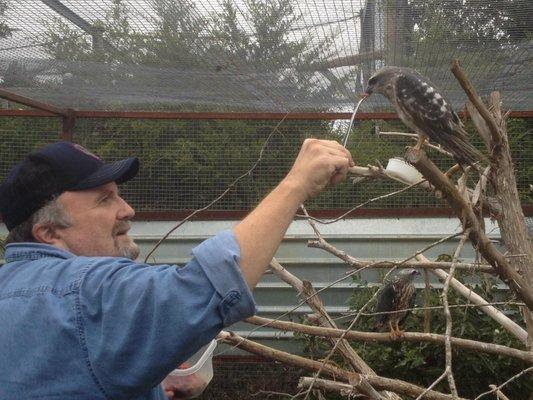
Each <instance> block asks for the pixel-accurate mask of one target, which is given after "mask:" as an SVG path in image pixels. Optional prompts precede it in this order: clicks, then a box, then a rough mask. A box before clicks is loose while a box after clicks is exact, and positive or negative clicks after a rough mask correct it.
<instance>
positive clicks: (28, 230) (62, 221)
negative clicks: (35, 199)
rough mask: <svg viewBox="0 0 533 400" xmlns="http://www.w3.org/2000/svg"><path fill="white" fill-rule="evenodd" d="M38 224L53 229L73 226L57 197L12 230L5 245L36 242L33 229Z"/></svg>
mask: <svg viewBox="0 0 533 400" xmlns="http://www.w3.org/2000/svg"><path fill="white" fill-rule="evenodd" d="M36 224H42V225H48V226H50V227H53V228H68V227H70V226H71V225H72V220H71V218H70V215H68V213H67V212H66V210H65V209H64V208H63V205H62V204H61V203H60V202H59V200H58V198H57V197H55V198H53V199H52V200H50V201H49V202H48V203H46V204H45V205H44V206H43V207H41V208H40V209H39V210H37V211H35V212H34V213H33V214H32V215H31V216H30V217H29V218H28V219H26V221H24V222H22V223H21V224H19V225H17V226H16V227H14V228H13V229H11V231H10V232H9V234H8V235H7V237H6V241H5V243H6V244H8V243H18V242H35V241H36V240H35V238H34V237H33V234H32V229H33V227H34V226H35V225H36Z"/></svg>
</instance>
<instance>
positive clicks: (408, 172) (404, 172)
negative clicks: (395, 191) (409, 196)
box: [385, 157, 424, 185]
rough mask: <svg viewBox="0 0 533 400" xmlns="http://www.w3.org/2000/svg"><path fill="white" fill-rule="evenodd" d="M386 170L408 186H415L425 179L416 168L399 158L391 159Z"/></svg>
mask: <svg viewBox="0 0 533 400" xmlns="http://www.w3.org/2000/svg"><path fill="white" fill-rule="evenodd" d="M385 170H386V171H387V172H388V173H389V174H391V175H393V176H395V177H396V178H398V179H399V180H401V181H402V182H404V183H406V184H408V185H413V184H415V183H418V182H420V181H421V180H422V179H424V177H423V176H422V174H421V173H420V172H418V170H417V169H416V168H415V167H413V166H412V165H411V164H409V163H407V162H406V161H405V160H403V159H402V158H399V157H396V158H391V159H389V163H388V164H387V168H386V169H385Z"/></svg>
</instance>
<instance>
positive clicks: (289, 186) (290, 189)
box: [278, 175, 309, 206]
mask: <svg viewBox="0 0 533 400" xmlns="http://www.w3.org/2000/svg"><path fill="white" fill-rule="evenodd" d="M278 190H281V191H283V192H285V193H286V194H287V196H288V197H289V198H291V199H294V201H295V204H296V205H297V206H299V205H300V204H302V203H303V202H305V201H306V200H307V199H308V197H309V194H308V193H307V190H306V189H305V187H304V186H303V185H302V184H301V183H300V182H298V181H297V180H296V179H294V178H293V177H291V176H290V175H287V176H286V177H285V178H284V179H283V180H282V181H281V182H280V183H279V185H278Z"/></svg>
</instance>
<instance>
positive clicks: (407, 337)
mask: <svg viewBox="0 0 533 400" xmlns="http://www.w3.org/2000/svg"><path fill="white" fill-rule="evenodd" d="M246 322H249V323H251V324H254V325H259V326H270V327H272V328H276V329H280V330H283V331H292V332H299V333H304V334H307V335H314V336H321V337H340V336H341V335H342V333H343V332H344V330H342V329H333V328H323V327H317V326H310V325H304V324H298V323H296V322H289V321H279V320H273V319H269V318H264V317H258V316H254V317H250V318H248V319H246ZM345 337H346V339H349V340H358V341H364V342H393V341H394V340H393V339H391V337H390V334H389V333H387V332H383V333H381V332H363V331H348V332H347V333H346V336H345ZM450 339H451V344H452V346H453V347H457V348H461V349H467V350H471V351H475V352H483V353H489V354H497V355H500V356H506V357H512V358H516V359H519V360H522V361H525V362H527V363H533V353H532V352H528V351H524V350H518V349H514V348H512V347H507V346H503V345H499V344H494V343H485V342H478V341H475V340H470V339H462V338H456V337H451V338H450ZM396 341H402V342H411V343H420V342H427V343H436V344H444V335H439V334H436V333H421V332H404V333H403V334H402V336H401V337H400V338H398V339H396Z"/></svg>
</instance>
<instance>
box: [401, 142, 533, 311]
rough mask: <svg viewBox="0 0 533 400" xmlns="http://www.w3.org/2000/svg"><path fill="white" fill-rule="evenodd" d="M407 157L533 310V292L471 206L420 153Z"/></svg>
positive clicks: (416, 151)
mask: <svg viewBox="0 0 533 400" xmlns="http://www.w3.org/2000/svg"><path fill="white" fill-rule="evenodd" d="M406 158H407V159H408V160H409V162H411V164H413V165H414V166H415V167H416V168H417V169H418V170H419V171H420V172H421V173H422V175H424V177H425V178H427V179H428V181H429V182H430V183H431V184H432V185H434V186H435V187H436V188H438V189H439V190H440V191H441V192H442V193H443V195H444V197H445V198H446V200H447V201H448V204H450V206H451V207H452V208H453V209H454V210H455V212H456V214H457V215H458V216H459V218H460V219H461V222H462V225H463V228H465V229H466V228H470V240H471V241H472V243H473V244H474V246H475V247H476V248H477V249H478V250H479V252H480V253H481V255H482V256H483V257H484V258H485V259H486V260H487V261H488V262H489V263H490V264H491V265H492V266H493V267H494V269H495V270H496V272H497V273H498V275H499V276H500V278H501V279H502V280H503V281H504V282H505V283H507V284H508V285H509V286H510V287H511V289H512V290H513V291H514V292H515V293H516V294H517V295H518V297H520V299H521V300H523V301H524V303H525V304H526V306H527V307H528V308H529V309H530V310H533V291H530V290H529V285H528V284H527V283H526V282H524V279H523V277H522V276H521V275H520V274H519V273H518V272H517V271H516V270H515V269H514V268H513V267H512V266H511V264H510V263H509V261H508V260H507V259H506V258H505V257H504V256H503V255H502V254H501V253H500V252H499V251H498V250H497V249H496V247H495V246H494V244H493V243H492V242H491V240H490V239H489V238H488V237H487V235H486V234H485V232H484V230H483V227H482V226H481V224H480V222H479V220H478V218H477V216H476V214H475V213H474V211H473V209H472V207H471V205H470V204H469V203H468V202H466V201H465V199H464V198H463V197H462V195H461V194H460V193H459V192H458V190H457V188H456V187H455V186H454V185H453V184H452V182H451V181H450V180H449V179H448V178H447V177H446V176H445V175H444V174H443V173H442V172H441V171H440V170H439V169H438V168H437V167H436V166H435V164H433V163H432V162H431V160H429V159H428V158H427V156H426V154H425V153H424V152H423V151H418V150H416V149H414V148H409V149H408V151H407V155H406Z"/></svg>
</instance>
